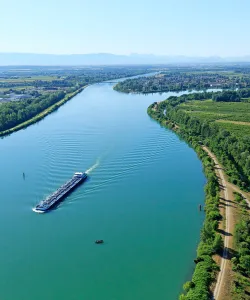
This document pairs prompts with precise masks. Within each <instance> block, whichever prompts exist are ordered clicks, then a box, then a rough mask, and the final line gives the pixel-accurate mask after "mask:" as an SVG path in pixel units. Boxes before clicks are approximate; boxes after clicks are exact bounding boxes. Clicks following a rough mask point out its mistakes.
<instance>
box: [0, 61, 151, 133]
mask: <svg viewBox="0 0 250 300" xmlns="http://www.w3.org/2000/svg"><path fill="white" fill-rule="evenodd" d="M152 71H155V68H152V67H135V66H131V67H127V68H124V67H108V66H107V67H98V68H96V67H64V68H63V67H58V68H53V67H29V68H27V69H25V72H24V71H23V69H22V68H21V67H17V68H15V69H13V68H11V67H1V66H0V136H5V135H8V134H11V133H13V132H15V131H17V130H20V129H23V128H26V127H27V126H29V125H31V124H34V123H36V122H37V121H40V120H41V119H43V118H44V117H45V116H47V115H48V114H50V113H51V112H53V111H55V110H56V109H58V108H59V107H60V106H61V105H63V104H64V103H66V102H67V101H69V100H70V99H72V98H73V97H74V96H76V95H77V94H78V93H80V92H81V91H83V89H84V88H85V87H86V86H88V85H91V84H95V83H100V82H105V81H107V80H116V79H119V78H126V77H131V76H138V75H142V74H147V73H149V72H152Z"/></svg>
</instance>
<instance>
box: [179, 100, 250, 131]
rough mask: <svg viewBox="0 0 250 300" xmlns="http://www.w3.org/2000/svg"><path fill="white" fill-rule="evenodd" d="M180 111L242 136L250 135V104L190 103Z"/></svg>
mask: <svg viewBox="0 0 250 300" xmlns="http://www.w3.org/2000/svg"><path fill="white" fill-rule="evenodd" d="M180 109H182V110H183V111H185V112H186V113H189V114H191V115H192V116H196V117H198V118H201V119H203V120H207V121H208V122H216V124H218V126H220V127H222V128H224V129H226V130H228V131H230V132H233V133H236V134H240V135H250V103H245V102H238V103H236V102H214V101H212V100H206V101H197V100H196V101H189V102H186V103H183V104H181V105H180Z"/></svg>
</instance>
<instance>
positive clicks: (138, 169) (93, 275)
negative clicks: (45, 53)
mask: <svg viewBox="0 0 250 300" xmlns="http://www.w3.org/2000/svg"><path fill="white" fill-rule="evenodd" d="M175 94H176V93H163V94H161V95H160V94H153V95H150V94H148V95H139V94H132V95H131V94H122V93H118V92H116V91H113V89H112V84H109V83H101V84H95V85H92V86H89V87H88V88H86V89H85V90H84V91H83V92H82V93H80V94H78V95H77V96H76V97H75V98H73V99H72V100H70V101H69V102H67V103H66V104H65V105H63V106H62V107H60V108H59V109H58V110H57V111H56V112H54V113H52V114H50V115H49V116H47V117H46V118H45V119H43V120H42V121H40V122H39V123H36V124H34V125H32V126H30V127H28V128H26V129H24V130H21V131H19V132H16V133H14V134H12V135H10V136H8V137H5V138H3V139H1V140H0V149H1V155H0V167H1V168H0V178H1V197H0V201H1V210H0V236H1V250H0V254H1V255H0V265H1V268H0V285H1V287H0V298H1V299H3V300H14V299H19V300H33V299H36V300H44V299H46V300H52V299H53V300H54V299H60V300H64V299H65V300H66V299H67V300H68V299H70V300H80V299H84V300H85V299H86V300H97V299H105V300H128V299H129V300H138V299H143V300H151V299H157V300H158V299H171V300H172V299H177V298H178V294H179V293H180V291H181V289H182V284H183V283H184V282H185V281H186V280H188V279H190V276H191V274H192V271H193V268H194V263H193V259H194V258H195V254H196V247H197V244H198V242H199V235H200V229H201V225H202V222H203V218H204V216H203V213H200V212H199V211H198V204H199V203H203V201H204V192H203V188H204V184H205V178H204V175H203V173H202V165H201V162H200V161H199V160H198V158H197V156H196V154H195V152H194V151H193V149H192V148H190V147H189V146H188V145H187V144H186V143H185V142H184V141H182V140H180V139H179V138H178V136H177V135H176V134H174V133H173V132H171V131H170V130H167V129H165V128H162V127H161V126H160V125H159V124H158V123H156V122H155V121H153V120H152V119H150V117H149V116H148V115H147V107H148V106H149V104H151V103H152V102H154V101H159V100H163V99H165V98H167V97H168V96H170V95H175ZM87 169H90V170H89V171H90V173H89V175H90V176H89V179H88V181H87V182H85V183H84V184H83V185H81V186H80V187H79V188H78V189H76V190H75V191H74V192H73V193H72V194H71V195H70V196H69V197H67V198H66V199H65V200H64V201H63V202H62V203H61V204H60V206H59V207H58V208H57V209H56V210H53V211H52V212H50V213H47V214H36V213H34V212H33V211H32V207H34V206H35V204H36V203H37V202H39V201H40V200H41V199H43V198H44V197H46V196H47V195H49V194H50V193H51V192H53V191H54V190H55V189H56V188H57V187H59V186H60V185H61V184H63V183H64V182H65V181H66V180H68V179H69V178H71V176H72V175H73V173H74V172H76V171H85V170H87ZM23 172H25V178H23ZM96 239H103V240H104V241H105V243H104V244H103V245H96V244H95V243H94V241H95V240H96Z"/></svg>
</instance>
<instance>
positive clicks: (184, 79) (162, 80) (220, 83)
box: [114, 69, 250, 94]
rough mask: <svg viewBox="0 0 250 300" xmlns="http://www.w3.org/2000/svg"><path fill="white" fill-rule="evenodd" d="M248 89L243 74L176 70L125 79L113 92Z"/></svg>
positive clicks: (249, 84) (249, 82)
mask: <svg viewBox="0 0 250 300" xmlns="http://www.w3.org/2000/svg"><path fill="white" fill-rule="evenodd" d="M249 87H250V75H249V74H243V73H236V72H235V73H232V72H229V71H225V72H221V71H217V72H215V70H213V71H211V72H205V71H204V70H199V71H198V72H197V71H192V70H191V69H189V70H182V71H179V70H178V69H176V70H173V71H165V72H161V73H160V74H156V75H154V76H150V77H138V78H134V79H126V80H124V81H122V82H119V83H117V84H116V85H115V86H114V90H116V91H119V92H123V93H143V94H148V93H163V92H180V91H184V90H189V91H191V90H200V91H202V90H203V91H204V90H207V89H222V90H223V89H232V90H235V89H243V88H249Z"/></svg>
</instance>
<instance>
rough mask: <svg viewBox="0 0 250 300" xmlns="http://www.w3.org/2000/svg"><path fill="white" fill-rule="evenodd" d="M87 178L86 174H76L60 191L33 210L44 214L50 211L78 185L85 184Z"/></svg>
mask: <svg viewBox="0 0 250 300" xmlns="http://www.w3.org/2000/svg"><path fill="white" fill-rule="evenodd" d="M86 178H87V174H86V173H82V172H76V173H75V174H74V176H73V177H72V178H71V179H70V180H69V181H68V182H66V183H65V184H63V185H62V186H61V187H60V188H59V189H57V190H56V191H55V192H54V193H53V194H51V195H50V196H48V197H47V198H46V199H45V200H43V201H41V202H40V203H38V204H37V205H36V207H34V208H33V211H34V212H38V213H44V212H46V211H48V210H50V209H51V208H52V207H54V206H56V205H57V204H59V202H61V201H62V199H63V198H64V197H65V196H66V195H67V194H69V193H70V192H71V191H72V190H73V189H74V188H75V187H76V186H77V185H78V184H80V183H81V182H83V181H84V180H85V179H86Z"/></svg>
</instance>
